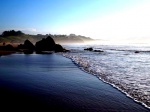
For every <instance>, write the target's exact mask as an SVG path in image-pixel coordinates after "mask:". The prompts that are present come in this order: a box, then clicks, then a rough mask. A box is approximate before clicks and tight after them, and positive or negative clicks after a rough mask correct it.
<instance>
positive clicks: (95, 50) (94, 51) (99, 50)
mask: <svg viewBox="0 0 150 112" xmlns="http://www.w3.org/2000/svg"><path fill="white" fill-rule="evenodd" d="M94 52H104V51H102V50H94Z"/></svg>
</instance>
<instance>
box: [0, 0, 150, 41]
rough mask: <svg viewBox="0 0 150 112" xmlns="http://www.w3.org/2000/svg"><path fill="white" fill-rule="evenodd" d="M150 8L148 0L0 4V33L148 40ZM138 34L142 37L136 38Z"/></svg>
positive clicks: (23, 0)
mask: <svg viewBox="0 0 150 112" xmlns="http://www.w3.org/2000/svg"><path fill="white" fill-rule="evenodd" d="M149 6H150V1H149V0H0V31H1V32H2V31H4V30H11V29H15V30H22V31H23V32H25V33H30V34H37V33H43V34H46V33H52V34H70V33H75V34H78V35H85V36H89V37H92V38H99V39H101V38H102V39H104V38H106V39H108V38H109V39H114V38H116V39H118V38H124V37H126V38H130V37H138V36H143V37H149V36H150V34H149V33H148V30H149V32H150V29H149V27H150V22H149V20H148V19H149V18H150V14H148V13H149V12H150V8H148V7H149ZM139 11H140V12H139ZM142 17H143V18H142ZM145 18H147V19H145ZM137 24H138V25H137ZM129 26H131V27H129ZM128 27H129V28H128ZM141 27H142V28H141ZM129 29H130V30H129ZM117 30H118V31H117ZM132 30H133V31H132ZM140 30H142V32H143V33H142V32H141V33H140V34H138V33H137V32H139V31H140ZM145 30H146V32H145ZM117 32H120V33H117ZM138 38H139V37H138Z"/></svg>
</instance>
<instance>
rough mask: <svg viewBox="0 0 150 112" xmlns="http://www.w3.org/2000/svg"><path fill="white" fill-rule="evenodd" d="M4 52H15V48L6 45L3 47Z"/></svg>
mask: <svg viewBox="0 0 150 112" xmlns="http://www.w3.org/2000/svg"><path fill="white" fill-rule="evenodd" d="M4 50H7V51H13V50H15V48H14V47H13V46H12V45H10V44H8V45H6V46H4Z"/></svg>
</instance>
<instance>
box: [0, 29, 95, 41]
mask: <svg viewBox="0 0 150 112" xmlns="http://www.w3.org/2000/svg"><path fill="white" fill-rule="evenodd" d="M17 32H18V31H17ZM47 36H51V37H52V38H53V39H54V40H55V42H56V43H59V44H73V43H74V44H75V43H85V42H89V41H92V40H93V39H91V38H89V37H85V36H81V35H75V34H70V35H51V34H47V35H42V34H37V35H29V34H24V33H21V34H20V35H8V34H7V35H4V34H3V33H2V35H0V43H12V44H13V43H15V44H17V43H18V44H20V43H23V42H24V41H25V40H27V39H28V40H30V41H31V42H32V43H35V42H37V41H39V40H41V39H42V38H46V37H47Z"/></svg>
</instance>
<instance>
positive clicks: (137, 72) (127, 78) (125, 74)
mask: <svg viewBox="0 0 150 112" xmlns="http://www.w3.org/2000/svg"><path fill="white" fill-rule="evenodd" d="M65 47H66V48H69V49H70V52H68V53H63V56H65V57H67V58H70V59H71V60H72V61H73V62H74V63H75V64H76V65H77V66H78V67H79V68H80V69H81V70H83V71H85V72H88V73H90V74H92V75H94V76H95V77H97V78H99V79H100V80H102V81H104V82H105V83H109V84H110V85H112V86H113V87H114V88H117V89H118V90H120V91H121V92H123V93H124V94H126V95H127V96H128V97H130V98H132V99H134V100H135V101H136V102H140V103H142V104H143V105H144V106H145V107H147V108H150V71H149V70H150V46H148V45H146V46H145V45H69V46H65ZM90 47H91V48H93V51H88V50H84V49H86V48H90ZM94 50H97V52H95V51H94Z"/></svg>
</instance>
